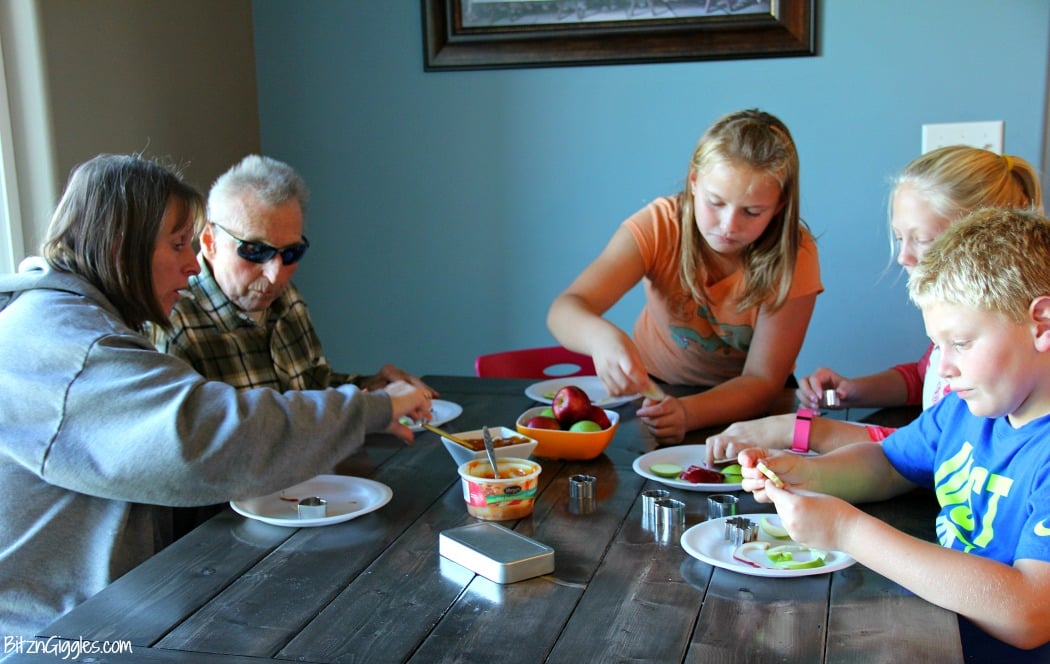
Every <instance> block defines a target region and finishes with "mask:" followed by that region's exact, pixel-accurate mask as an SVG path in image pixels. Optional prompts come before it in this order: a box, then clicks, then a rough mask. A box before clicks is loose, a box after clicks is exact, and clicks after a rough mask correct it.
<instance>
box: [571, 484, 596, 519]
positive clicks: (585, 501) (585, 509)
mask: <svg viewBox="0 0 1050 664" xmlns="http://www.w3.org/2000/svg"><path fill="white" fill-rule="evenodd" d="M596 481H597V479H596V478H595V477H594V475H573V476H571V477H569V511H570V512H572V513H573V514H590V513H591V512H593V511H594V484H595V482H596Z"/></svg>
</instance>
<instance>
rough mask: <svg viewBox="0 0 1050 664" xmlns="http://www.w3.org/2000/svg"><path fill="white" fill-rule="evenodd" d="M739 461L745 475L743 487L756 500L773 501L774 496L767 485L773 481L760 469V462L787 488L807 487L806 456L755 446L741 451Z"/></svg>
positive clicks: (762, 501) (793, 489)
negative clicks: (768, 492) (769, 492)
mask: <svg viewBox="0 0 1050 664" xmlns="http://www.w3.org/2000/svg"><path fill="white" fill-rule="evenodd" d="M737 461H738V462H740V468H741V470H742V473H741V474H742V475H743V476H744V480H743V482H742V483H741V488H743V490H744V491H749V492H751V493H752V494H754V496H755V500H756V501H758V502H760V503H768V502H772V498H771V497H770V496H769V495H768V494H767V485H768V486H773V481H772V480H771V479H770V477H769V476H768V475H766V474H765V473H763V472H762V471H761V470H759V468H758V464H759V462H761V463H762V464H763V465H764V466H765V467H766V468H767V469H768V470H770V471H772V472H773V474H774V475H776V477H778V478H779V479H780V481H782V482H783V483H784V487H785V489H786V490H788V491H796V490H798V489H804V488H805V480H806V464H807V461H806V457H803V456H800V455H798V454H790V453H787V452H773V453H772V454H771V453H770V451H769V450H766V449H763V448H760V447H753V448H750V449H746V450H744V451H743V452H740V453H739V454H738V455H737Z"/></svg>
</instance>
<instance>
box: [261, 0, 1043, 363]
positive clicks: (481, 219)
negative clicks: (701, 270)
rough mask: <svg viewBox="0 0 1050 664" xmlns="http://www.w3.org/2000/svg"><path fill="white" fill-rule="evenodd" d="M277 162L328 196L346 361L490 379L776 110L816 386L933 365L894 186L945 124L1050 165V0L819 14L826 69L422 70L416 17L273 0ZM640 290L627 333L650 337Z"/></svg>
mask: <svg viewBox="0 0 1050 664" xmlns="http://www.w3.org/2000/svg"><path fill="white" fill-rule="evenodd" d="M253 11H254V21H255V40H256V41H255V48H256V56H257V66H258V87H259V109H260V125H261V134H262V145H263V149H264V150H265V151H266V152H267V153H269V154H271V155H273V156H275V157H277V158H280V159H284V160H286V161H288V162H290V163H291V164H293V165H294V166H295V167H297V168H298V169H299V170H300V171H301V172H302V173H303V174H304V175H305V177H306V179H307V181H308V183H309V184H310V185H311V187H312V189H313V196H314V199H313V206H312V209H311V210H310V213H309V217H308V226H307V227H308V233H309V236H310V239H311V241H312V242H313V248H311V250H310V254H309V256H308V259H307V260H306V261H305V262H304V263H303V265H302V268H301V269H300V271H299V273H298V275H297V278H296V280H297V282H298V283H299V285H300V287H301V288H302V289H303V290H304V291H305V293H306V296H307V298H308V300H309V302H310V304H311V309H312V312H313V315H314V318H315V319H316V322H317V324H318V327H319V329H320V332H321V336H322V339H323V340H324V342H325V345H326V347H327V351H328V354H329V356H330V358H331V360H332V361H333V363H334V364H335V365H336V366H337V367H341V368H343V369H346V370H350V369H356V370H362V371H371V370H374V369H376V368H378V366H379V365H380V364H381V363H383V362H392V363H395V364H397V365H399V366H402V367H403V368H406V369H408V370H410V371H414V372H418V373H421V374H423V373H453V374H469V373H472V371H473V358H474V356H475V355H477V354H478V353H480V352H488V351H493V350H498V349H503V348H513V347H524V346H533V345H542V344H547V343H550V342H552V339H551V337H550V334H549V332H548V331H547V328H546V325H545V323H544V318H545V315H546V311H547V306H548V304H549V303H550V301H551V299H552V298H553V297H554V296H555V295H556V294H557V293H558V292H559V291H560V290H561V289H562V288H564V287H565V286H566V285H567V284H568V283H569V281H570V280H571V279H572V278H573V277H574V276H575V275H576V273H577V272H578V271H579V270H580V269H581V268H582V267H583V266H584V265H586V264H587V263H588V262H589V261H590V260H591V259H592V258H593V257H594V256H595V255H596V254H597V253H598V251H599V250H600V249H601V248H602V247H603V246H604V244H605V242H606V241H607V239H608V238H609V237H610V236H611V234H612V233H613V231H614V229H615V228H616V227H617V225H618V224H619V223H620V222H621V221H622V220H623V219H624V218H625V217H627V216H628V215H629V214H631V213H632V212H634V211H635V210H636V209H637V208H639V207H641V206H642V205H644V204H645V203H646V202H647V201H649V200H650V199H652V198H654V197H656V196H660V195H663V194H668V193H672V192H674V191H676V190H677V189H678V188H679V187H680V186H681V183H682V179H683V177H684V175H685V168H686V162H687V160H688V158H689V155H690V152H691V150H692V148H693V146H694V144H695V142H696V140H697V138H698V137H699V136H700V134H701V132H702V131H703V130H704V128H705V127H706V126H707V125H708V124H709V123H710V122H711V121H713V120H714V119H715V118H717V117H718V116H720V115H722V114H723V113H725V112H727V111H731V110H735V109H739V108H745V107H760V108H763V109H765V110H768V111H771V112H773V113H775V114H777V115H779V116H780V117H781V118H782V119H783V120H784V121H785V122H786V123H787V124H788V126H789V127H790V128H791V130H792V132H793V134H794V136H795V140H796V142H797V143H798V146H799V151H800V156H801V161H802V176H801V182H802V212H803V216H804V218H805V219H806V220H807V221H808V223H809V225H810V227H811V228H812V229H813V231H814V232H815V233H816V235H817V236H818V237H819V248H820V255H821V266H822V270H823V274H824V283H825V286H826V292H825V293H824V294H823V295H822V296H821V297H820V298H819V299H818V303H817V310H816V313H815V314H814V318H813V321H812V324H811V326H810V331H809V335H808V337H807V340H806V343H805V346H804V347H803V351H802V354H801V356H800V358H799V364H798V371H799V373H800V374H805V373H808V372H810V371H812V370H813V369H814V368H816V367H817V366H820V365H827V366H831V367H833V368H836V369H839V370H840V371H842V372H844V373H846V374H847V375H849V374H853V375H856V374H860V373H867V372H871V371H875V370H879V369H883V368H885V367H887V366H889V365H891V364H894V363H896V362H900V361H908V360H914V359H916V358H917V357H918V356H919V355H920V354H921V352H922V350H923V349H924V348H925V334H924V332H923V329H922V321H921V317H920V316H919V315H918V312H917V311H916V310H915V309H914V308H913V306H912V305H911V304H910V303H909V302H908V300H907V296H906V294H905V289H904V281H903V279H901V278H898V274H899V270H896V269H893V268H891V269H890V270H889V271H886V268H887V262H888V256H889V254H888V246H887V242H886V231H885V227H886V197H887V180H888V178H889V177H890V176H891V175H892V174H893V173H895V172H896V171H897V170H898V169H899V168H900V167H901V166H903V165H904V164H905V163H907V162H908V161H909V160H910V159H912V158H913V157H915V156H916V155H917V154H918V153H919V149H920V128H921V125H922V124H923V123H930V122H961V121H972V120H1003V121H1005V123H1006V141H1005V144H1006V150H1007V152H1010V153H1013V154H1017V155H1020V156H1023V157H1025V158H1026V159H1028V160H1030V161H1032V162H1033V163H1035V164H1036V165H1038V164H1039V159H1040V155H1041V146H1042V140H1043V116H1044V111H1045V105H1046V100H1047V70H1048V68H1047V54H1048V29H1050V3H1048V2H1046V0H1008V1H1006V2H994V3H990V2H987V0H922V1H921V2H916V1H915V0H880V1H878V2H876V1H875V0H818V2H817V24H818V35H817V39H818V49H819V54H818V55H817V56H816V57H805V58H783V59H762V60H739V61H718V62H690V63H674V64H649V65H619V66H590V67H566V68H545V69H511V70H499V71H475V72H440V73H425V72H424V71H423V62H422V58H423V46H422V37H421V27H420V21H421V18H420V16H421V12H420V5H419V3H418V2H413V1H410V0H312V1H311V2H283V1H279V0H255V2H254V5H253ZM640 306H641V299H640V292H639V290H638V289H636V290H635V291H634V292H632V293H631V294H630V295H629V296H628V298H626V299H625V301H624V302H622V303H621V304H620V305H618V306H617V307H616V308H615V309H614V310H613V311H612V313H611V314H610V317H611V318H612V319H613V320H615V321H616V322H617V323H619V324H620V325H622V326H625V327H626V328H628V329H630V326H631V325H632V323H633V320H634V316H635V314H636V312H637V311H638V309H639V307H640Z"/></svg>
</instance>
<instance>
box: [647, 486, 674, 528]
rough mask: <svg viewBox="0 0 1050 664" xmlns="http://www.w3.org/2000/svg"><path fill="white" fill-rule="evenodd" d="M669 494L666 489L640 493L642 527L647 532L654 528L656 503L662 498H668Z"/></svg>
mask: <svg viewBox="0 0 1050 664" xmlns="http://www.w3.org/2000/svg"><path fill="white" fill-rule="evenodd" d="M670 497H671V492H670V491H668V490H667V489H649V490H648V491H643V492H642V527H643V528H645V529H647V530H654V529H655V528H656V502H657V501H659V500H663V499H664V498H670Z"/></svg>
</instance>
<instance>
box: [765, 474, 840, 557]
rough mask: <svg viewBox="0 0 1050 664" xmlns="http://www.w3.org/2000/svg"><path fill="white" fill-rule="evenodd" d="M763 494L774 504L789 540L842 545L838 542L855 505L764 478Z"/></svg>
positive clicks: (833, 547)
mask: <svg viewBox="0 0 1050 664" xmlns="http://www.w3.org/2000/svg"><path fill="white" fill-rule="evenodd" d="M765 493H766V496H767V497H768V498H769V499H770V500H771V501H772V503H773V504H774V505H775V506H776V508H777V514H778V515H780V522H781V524H783V526H784V528H785V529H786V530H787V531H788V534H789V535H791V539H793V540H795V541H796V542H798V543H799V544H802V545H803V546H808V547H812V548H815V549H824V550H841V549H842V548H843V547H842V544H841V542H843V541H844V535H845V533H846V532H847V529H848V528H849V525H850V523H851V521H852V517H853V516H854V515H855V514H856V513H857V508H855V507H854V506H852V505H850V504H849V503H847V502H846V501H844V500H842V499H841V498H835V497H834V496H829V495H827V494H823V493H814V492H812V491H802V490H788V489H779V488H777V486H776V485H775V484H773V482H770V481H768V480H767V481H766V486H765Z"/></svg>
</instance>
